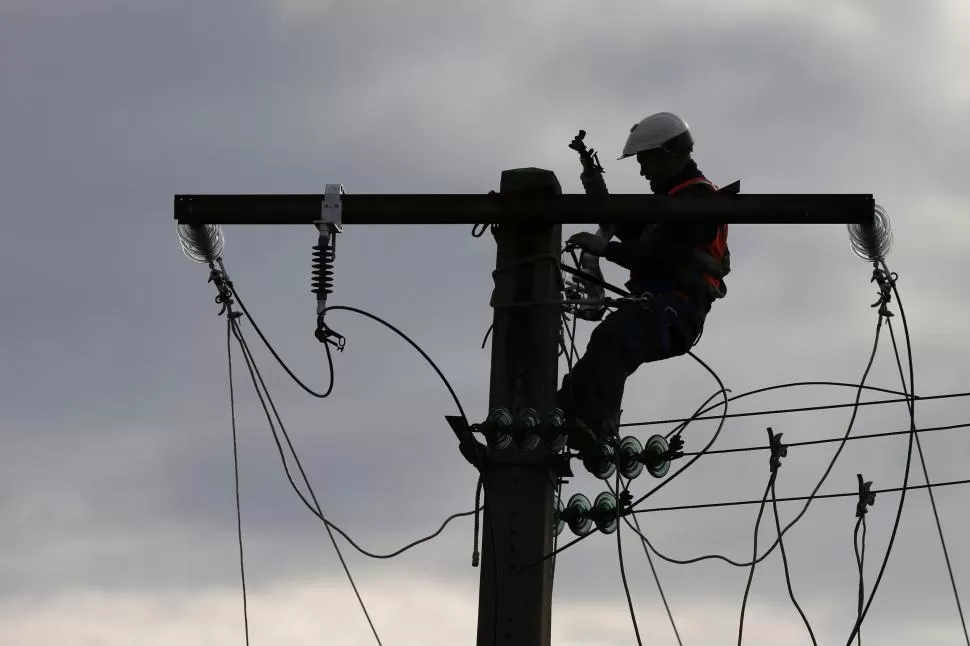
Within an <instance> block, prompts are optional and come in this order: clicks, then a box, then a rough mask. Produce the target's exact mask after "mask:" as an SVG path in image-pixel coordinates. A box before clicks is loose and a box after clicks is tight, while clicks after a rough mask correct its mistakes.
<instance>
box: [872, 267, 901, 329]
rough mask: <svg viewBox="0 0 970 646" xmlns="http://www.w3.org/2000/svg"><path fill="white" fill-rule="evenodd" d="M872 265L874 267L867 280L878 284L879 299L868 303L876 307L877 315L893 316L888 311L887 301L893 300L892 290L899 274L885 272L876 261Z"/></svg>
mask: <svg viewBox="0 0 970 646" xmlns="http://www.w3.org/2000/svg"><path fill="white" fill-rule="evenodd" d="M873 266H874V267H875V269H873V271H872V279H871V280H870V281H869V282H870V283H876V284H877V285H878V286H879V300H877V301H876V302H875V303H873V304H872V305H870V307H878V308H879V315H880V316H885V317H887V318H889V317H891V316H893V313H892V312H890V311H889V303H891V302H892V300H893V294H892V290H893V288H894V287H895V286H896V280H897V278H899V276H897V275H896V274H895V273H891V274H887V273H886V271H885V270H884V269H882V268H881V267H880V266H879V265H878V264H876V263H873Z"/></svg>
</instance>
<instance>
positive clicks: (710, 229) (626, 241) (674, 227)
mask: <svg viewBox="0 0 970 646" xmlns="http://www.w3.org/2000/svg"><path fill="white" fill-rule="evenodd" d="M711 193H712V188H711V186H710V185H709V184H702V183H698V184H693V185H691V186H687V187H685V188H684V189H682V190H681V191H680V193H678V197H679V196H685V197H689V196H691V195H698V196H703V195H710V194H711ZM637 226H639V227H640V229H641V231H642V228H643V225H637ZM719 228H720V226H719V225H718V224H704V223H698V224H693V223H685V224H667V225H664V226H660V227H656V228H655V229H654V231H653V232H652V235H648V236H646V239H645V240H641V239H640V238H639V236H638V237H637V238H633V239H630V238H626V237H623V236H620V235H617V237H618V238H620V240H621V242H611V243H609V244H608V245H607V246H606V253H605V254H604V257H605V258H606V259H607V260H609V261H610V262H614V263H616V264H618V265H620V266H621V267H623V268H625V269H631V268H633V267H634V266H636V265H638V264H642V263H643V262H644V261H645V260H649V262H650V263H651V264H653V263H656V264H659V265H666V266H671V267H672V266H675V265H677V264H678V263H679V262H681V261H682V260H683V259H684V256H685V254H686V253H689V251H690V250H691V249H693V248H694V247H698V246H702V245H705V244H710V243H711V242H713V241H714V239H715V238H716V237H717V232H718V229H719Z"/></svg>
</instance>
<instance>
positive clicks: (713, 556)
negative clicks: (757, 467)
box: [633, 314, 883, 567]
mask: <svg viewBox="0 0 970 646" xmlns="http://www.w3.org/2000/svg"><path fill="white" fill-rule="evenodd" d="M882 324H883V317H882V314H880V315H879V316H878V319H877V322H876V333H875V339H874V341H873V345H872V352H870V354H869V361H868V363H867V364H866V369H865V372H864V373H863V375H862V379H861V380H860V382H859V387H858V390H857V392H856V402H857V403H858V401H859V399H860V398H861V397H862V390H863V387H864V386H865V382H866V379H867V378H868V376H869V372H870V371H871V370H872V365H873V363H874V362H875V359H876V350H877V349H878V348H879V338H880V332H881V331H882ZM718 382H719V383H720V379H719V380H718ZM720 385H721V386H722V388H723V383H720ZM858 412H859V408H858V407H856V408H854V409H853V411H852V417H851V418H850V419H849V424H848V427H847V428H846V431H845V435H844V436H843V437H842V442H841V443H840V444H839V448H838V449H837V450H836V452H835V455H833V456H832V459H831V460H830V461H829V464H828V466H827V467H826V469H825V472H824V473H823V474H822V477H821V478H820V479H819V481H818V484H816V485H815V489H813V490H812V494H811V495H810V496H809V497H808V498H806V499H805V500H806V502H805V505H804V507H802V510H801V511H800V512H799V513H798V515H797V516H795V519H794V520H792V521H791V522H790V523H789V524H788V525H787V526H785V529H784V530H783V531H782V535H784V534H785V532H787V531H788V530H789V529H791V528H792V527H793V526H794V525H795V524H796V523H797V522H798V521H799V520H801V518H802V517H803V516H804V515H805V513H806V512H807V511H808V508H809V506H810V505H811V503H812V500H814V498H815V497H816V494H817V493H818V490H819V489H821V487H822V484H824V482H825V480H826V479H827V478H828V476H829V473H831V471H832V468H833V467H834V466H835V462H836V461H837V460H838V458H839V455H840V454H841V453H842V449H843V448H844V447H845V442H846V439H847V438H848V437H849V434H850V433H851V432H852V427H853V425H854V424H855V419H856V416H857V414H858ZM724 414H725V415H726V414H727V410H725V412H724ZM723 423H724V421H723V419H722V421H721V425H723ZM720 428H721V426H720V425H719V426H718V430H719V432H720ZM715 437H716V436H715ZM712 443H713V442H712ZM709 449H710V444H708V445H707V446H706V447H704V449H703V450H702V451H701V452H700V454H698V455H696V456H695V457H694V458H693V460H692V461H691V462H689V463H688V465H687V466H690V464H692V463H693V461H694V460H697V459H699V458H700V457H701V455H703V454H704V453H705V452H706V451H707V450H709ZM685 468H686V467H685ZM675 475H676V474H675ZM665 482H669V480H667V481H665ZM658 488H659V487H658ZM651 493H652V492H651ZM648 495H649V494H648ZM645 497H646V496H644V498H645ZM641 500H642V499H641ZM638 502H639V501H638ZM636 504H637V503H634V506H635V505H636ZM633 513H637V512H635V511H634V512H633ZM779 538H780V537H779ZM777 545H778V540H776V541H775V542H774V543H773V544H772V545H771V547H769V548H768V550H767V551H765V553H764V554H763V555H762V556H761V557H758V558H756V560H755V561H754V562H755V563H757V562H760V561H762V560H763V559H764V558H766V557H767V556H768V555H769V554H770V553H771V552H772V551H774V549H775V547H776V546H777ZM708 559H720V560H723V561H725V562H727V563H730V564H732V565H737V563H736V562H735V561H733V560H731V559H729V558H727V557H725V556H722V555H718V554H707V555H704V556H701V557H697V558H696V559H690V560H689V561H688V562H689V563H697V562H699V561H703V560H708ZM685 564H686V563H685ZM748 565H750V564H743V565H742V566H743V567H747V566H748Z"/></svg>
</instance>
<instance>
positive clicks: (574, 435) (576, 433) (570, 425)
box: [563, 415, 597, 456]
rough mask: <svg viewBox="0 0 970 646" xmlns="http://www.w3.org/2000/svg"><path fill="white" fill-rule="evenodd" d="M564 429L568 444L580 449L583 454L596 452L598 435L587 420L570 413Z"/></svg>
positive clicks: (575, 449)
mask: <svg viewBox="0 0 970 646" xmlns="http://www.w3.org/2000/svg"><path fill="white" fill-rule="evenodd" d="M563 430H565V432H566V446H568V447H569V448H571V449H573V450H574V451H578V452H579V454H580V455H581V456H586V455H589V454H591V453H593V452H595V450H596V445H597V437H596V434H595V433H593V429H591V428H590V427H589V426H588V425H587V424H586V422H584V421H583V420H581V419H579V418H578V417H575V416H572V415H570V416H569V417H567V418H566V423H565V425H564V429H563Z"/></svg>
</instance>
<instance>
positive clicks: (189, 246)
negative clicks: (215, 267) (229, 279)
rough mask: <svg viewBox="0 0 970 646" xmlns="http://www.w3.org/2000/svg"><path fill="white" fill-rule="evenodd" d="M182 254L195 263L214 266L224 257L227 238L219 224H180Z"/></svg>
mask: <svg viewBox="0 0 970 646" xmlns="http://www.w3.org/2000/svg"><path fill="white" fill-rule="evenodd" d="M177 228H178V236H179V243H180V244H181V245H182V252H183V253H184V254H185V255H186V256H187V257H188V258H189V260H191V261H193V262H201V263H207V264H212V263H214V262H215V261H216V259H218V258H219V256H221V255H222V249H223V247H225V244H226V238H225V235H224V234H223V233H222V227H220V226H219V225H218V224H204V225H201V226H200V225H196V224H179V225H178V227H177Z"/></svg>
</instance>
